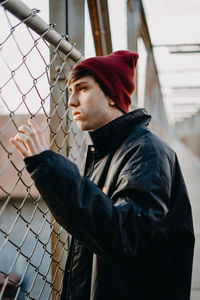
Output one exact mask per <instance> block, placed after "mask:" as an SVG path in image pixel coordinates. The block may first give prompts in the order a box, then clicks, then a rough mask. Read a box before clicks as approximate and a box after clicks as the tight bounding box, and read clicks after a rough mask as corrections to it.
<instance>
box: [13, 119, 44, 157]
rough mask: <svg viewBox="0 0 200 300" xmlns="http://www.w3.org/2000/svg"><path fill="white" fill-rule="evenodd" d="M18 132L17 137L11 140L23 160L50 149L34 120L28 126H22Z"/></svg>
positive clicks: (29, 121)
mask: <svg viewBox="0 0 200 300" xmlns="http://www.w3.org/2000/svg"><path fill="white" fill-rule="evenodd" d="M18 131H19V132H18V133H17V135H16V136H15V137H14V138H13V139H10V142H11V143H12V144H13V145H14V146H15V147H16V149H17V151H18V152H19V154H20V155H21V156H22V157H23V158H26V157H28V156H32V155H35V154H39V153H41V152H43V151H45V150H48V149H49V147H48V146H47V144H46V141H45V139H44V136H43V133H42V131H41V129H40V128H39V126H38V125H37V123H36V122H35V121H34V120H31V119H29V120H28V125H22V126H20V127H19V129H18Z"/></svg>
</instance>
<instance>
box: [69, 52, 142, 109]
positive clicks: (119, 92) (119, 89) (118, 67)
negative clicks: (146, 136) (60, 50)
mask: <svg viewBox="0 0 200 300" xmlns="http://www.w3.org/2000/svg"><path fill="white" fill-rule="evenodd" d="M138 57H139V55H138V54H137V53H135V52H132V51H125V50H121V51H116V52H113V53H112V54H109V55H106V56H97V57H91V58H88V59H85V60H83V61H82V62H80V63H79V64H77V65H76V66H75V67H74V68H73V70H74V69H77V68H82V69H85V70H87V71H88V72H90V73H91V75H93V76H94V78H96V80H97V81H98V82H99V84H100V86H101V88H102V89H103V91H104V92H105V94H106V95H108V96H109V97H110V98H111V99H112V100H113V101H114V102H115V104H116V105H117V106H118V107H119V108H120V109H121V110H122V111H124V112H125V113H127V112H128V108H129V105H130V104H131V97H130V96H131V94H132V93H133V91H134V89H135V82H134V73H135V67H136V64H137V60H138Z"/></svg>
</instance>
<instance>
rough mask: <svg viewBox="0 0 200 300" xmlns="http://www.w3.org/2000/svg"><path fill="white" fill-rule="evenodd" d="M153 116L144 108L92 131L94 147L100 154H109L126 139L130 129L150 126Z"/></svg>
mask: <svg viewBox="0 0 200 300" xmlns="http://www.w3.org/2000/svg"><path fill="white" fill-rule="evenodd" d="M150 120H151V116H150V115H149V114H148V113H147V111H146V110H145V109H143V108H140V109H136V110H134V111H131V112H129V113H127V114H124V115H123V116H120V117H119V118H116V119H114V120H113V121H111V122H109V123H107V124H106V125H104V126H102V127H100V128H98V129H96V130H94V131H90V132H89V134H90V137H91V140H92V142H93V145H94V147H95V148H96V149H97V151H98V152H99V153H100V154H103V155H105V154H107V153H109V152H110V151H112V150H113V149H115V148H116V146H118V145H119V144H120V143H121V141H123V139H124V138H125V137H126V135H127V133H128V130H129V128H131V127H133V125H134V124H135V125H137V124H138V125H143V126H148V124H149V122H150Z"/></svg>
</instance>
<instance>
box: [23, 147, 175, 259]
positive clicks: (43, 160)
mask: <svg viewBox="0 0 200 300" xmlns="http://www.w3.org/2000/svg"><path fill="white" fill-rule="evenodd" d="M25 164H26V167H27V170H28V172H29V173H31V176H32V178H33V180H34V182H35V185H36V187H37V189H38V191H39V193H40V194H41V196H42V198H43V199H44V201H45V202H46V204H47V205H48V206H49V208H50V210H51V212H52V214H53V215H54V217H55V219H56V220H57V222H59V223H60V224H61V225H62V226H63V227H64V228H65V229H66V230H67V231H68V232H69V233H71V234H72V235H73V236H74V237H75V238H77V239H78V240H80V241H81V242H82V243H83V244H84V245H85V246H86V247H87V248H88V249H90V250H91V251H92V252H94V253H96V254H97V255H99V256H100V257H102V258H103V259H104V260H106V261H110V262H112V261H113V259H114V260H115V261H116V260H117V261H121V260H122V259H123V258H124V259H126V258H130V257H135V255H136V253H137V251H138V249H139V248H140V247H141V246H145V244H146V243H148V241H149V240H150V239H152V237H153V235H154V234H155V232H156V231H157V230H158V227H159V225H160V224H161V223H162V222H163V220H164V218H165V216H166V214H167V211H168V208H167V203H168V200H169V190H170V182H169V180H168V178H166V176H165V175H163V176H161V174H159V173H157V171H156V172H153V171H152V169H149V172H148V171H145V172H143V171H142V168H140V170H135V169H134V167H133V168H132V169H131V170H126V171H124V172H122V174H121V176H120V177H119V178H120V180H119V181H118V183H117V186H116V190H115V193H114V195H113V199H110V198H109V197H108V196H107V195H106V194H104V193H103V192H102V191H101V190H100V189H99V188H98V187H97V186H96V185H95V184H94V183H93V182H91V181H90V180H89V179H88V178H86V177H82V176H81V175H80V173H79V171H78V168H77V167H76V165H75V164H74V163H72V162H71V161H69V160H68V159H65V158H64V157H63V156H61V155H59V154H56V153H54V152H53V151H51V150H48V151H44V152H42V153H41V154H38V155H35V156H32V157H28V158H26V159H25ZM133 172H135V173H138V174H137V176H133V174H132V173H133ZM144 174H145V175H144ZM133 178H137V179H133ZM113 203H114V205H113Z"/></svg>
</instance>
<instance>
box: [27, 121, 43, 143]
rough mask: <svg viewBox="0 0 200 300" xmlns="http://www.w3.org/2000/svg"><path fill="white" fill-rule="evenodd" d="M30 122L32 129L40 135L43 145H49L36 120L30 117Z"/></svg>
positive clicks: (40, 141) (39, 138)
mask: <svg viewBox="0 0 200 300" xmlns="http://www.w3.org/2000/svg"><path fill="white" fill-rule="evenodd" d="M28 124H29V125H30V126H31V128H32V130H33V131H34V132H35V134H36V135H37V137H38V140H39V143H40V144H41V145H44V146H47V143H46V141H45V138H44V135H43V132H42V130H41V129H40V127H39V126H38V124H37V123H36V121H35V120H32V119H28Z"/></svg>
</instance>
